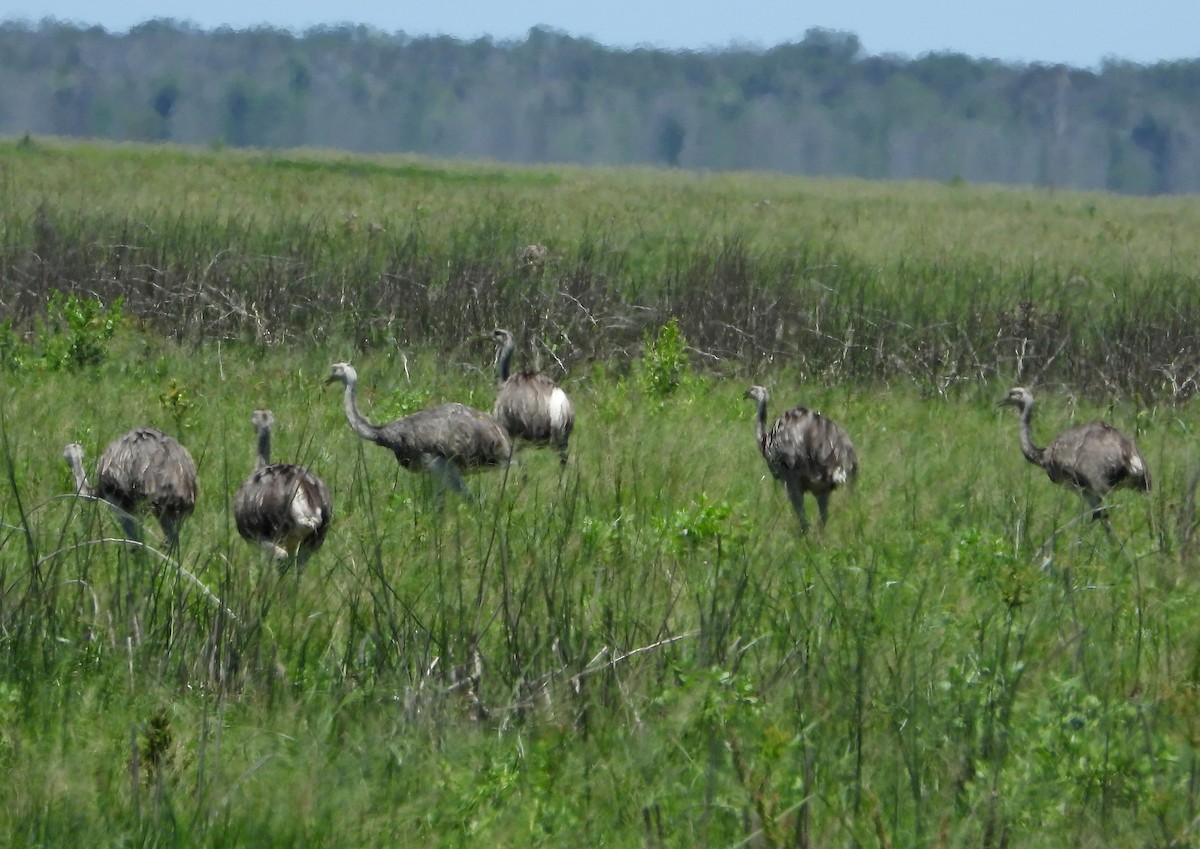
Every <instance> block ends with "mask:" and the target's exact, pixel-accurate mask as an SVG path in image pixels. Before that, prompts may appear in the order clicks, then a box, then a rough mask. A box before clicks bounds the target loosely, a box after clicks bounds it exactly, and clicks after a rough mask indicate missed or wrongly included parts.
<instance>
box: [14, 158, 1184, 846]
mask: <svg viewBox="0 0 1200 849" xmlns="http://www.w3.org/2000/svg"><path fill="white" fill-rule="evenodd" d="M1198 232H1200V199H1197V198H1162V199H1159V198H1121V197H1116V196H1110V195H1090V194H1073V193H1067V192H1047V191H1032V190H1030V191H1019V190H1012V189H1000V188H995V187H976V186H970V185H963V184H948V185H938V184H931V183H925V184H916V183H914V184H883V183H867V182H855V181H817V180H807V179H800V178H790V177H780V176H775V175H762V174H732V175H718V174H692V173H685V172H679V171H650V170H640V171H639V170H611V171H610V170H603V169H580V168H567V167H555V168H549V167H547V168H512V167H501V166H497V165H487V164H466V163H438V162H432V161H427V160H418V159H409V158H401V157H393V158H387V157H376V158H350V157H343V156H339V155H335V154H332V153H325V152H276V153H266V152H261V153H247V152H235V151H205V150H186V149H181V148H167V147H151V146H144V147H138V146H103V145H87V144H76V143H65V142H57V141H53V140H45V139H31V138H26V139H22V140H9V141H4V142H0V376H2V379H3V383H2V390H0V472H2V474H0V769H2V770H3V774H4V776H5V781H3V782H0V811H2V812H3V814H0V842H2V843H4V844H5V845H9V846H13V847H34V846H40V847H45V846H89V845H90V846H106V845H119V846H181V847H182V846H188V847H192V846H204V847H208V846H212V847H217V846H251V845H279V846H284V845H288V846H290V845H320V846H324V847H343V846H344V847H359V846H405V845H411V846H426V845H437V846H468V845H470V846H516V845H521V846H555V847H557V846H621V847H634V846H640V847H652V848H654V849H659V848H660V847H697V846H705V847H735V846H768V847H777V846H793V847H800V846H803V847H810V846H811V847H820V846H830V845H843V846H883V847H890V846H945V847H954V846H984V847H1001V846H1004V847H1061V846H1064V845H1070V846H1078V847H1089V846H1105V847H1113V846H1130V847H1133V846H1137V847H1144V846H1163V847H1167V846H1193V845H1196V844H1197V843H1200V834H1198V833H1197V829H1200V824H1198V823H1200V754H1198V752H1200V750H1198V748H1197V747H1198V746H1200V604H1198V603H1197V601H1198V598H1200V574H1198V567H1200V556H1198V551H1197V540H1196V531H1197V523H1198V520H1197V517H1196V511H1195V506H1196V505H1195V495H1196V488H1197V481H1198V480H1200V450H1198V445H1197V439H1196V431H1197V429H1198V428H1200V413H1198V412H1197V409H1196V405H1195V403H1194V402H1193V400H1192V399H1193V396H1194V395H1195V394H1196V392H1197V383H1196V380H1197V375H1198V374H1200V285H1198V284H1200V279H1198V271H1197V269H1200V240H1198V239H1197V238H1196V234H1197V233H1198ZM529 245H541V246H544V248H545V250H544V251H542V250H538V251H530V250H527V246H529ZM497 326H502V327H509V328H511V329H512V330H513V331H514V333H515V334H516V337H517V340H518V349H517V366H518V367H525V366H532V365H535V364H536V365H537V366H538V367H540V368H541V369H542V370H543V371H544V372H545V373H547V374H549V375H551V376H553V377H554V379H555V380H557V381H558V382H559V383H560V385H561V386H563V387H564V388H565V389H566V391H567V392H568V393H570V395H571V398H572V400H573V403H574V408H575V413H576V418H577V422H576V428H575V432H574V434H573V436H572V438H571V457H570V460H569V462H568V463H567V465H566V467H565V470H563V471H561V472H560V467H559V463H558V458H557V456H556V455H555V454H554V452H552V451H547V450H541V449H536V448H525V449H523V450H521V451H520V452H519V453H518V455H517V458H518V459H517V462H516V464H515V465H513V466H511V467H509V468H508V469H503V470H489V471H484V472H480V473H478V474H474V475H471V476H469V477H468V478H467V485H468V487H469V488H470V490H471V493H472V495H473V496H474V499H473V500H465V499H461V498H457V497H456V496H455V495H454V494H453V493H450V494H446V495H443V494H442V493H440V492H439V491H438V490H437V488H436V487H435V485H434V483H433V481H432V480H431V479H430V478H429V477H428V476H425V475H417V474H413V473H411V472H408V471H405V470H403V469H401V468H400V466H399V465H398V464H397V462H396V460H395V459H394V457H392V456H391V454H390V452H389V451H387V450H385V449H384V448H381V447H377V446H374V445H371V444H368V443H367V442H365V441H364V440H363V439H360V438H359V437H358V436H356V435H355V433H353V432H352V431H351V429H350V427H349V426H348V425H347V421H346V418H345V415H344V413H343V409H342V387H341V386H340V385H337V384H333V385H329V384H327V383H326V382H325V381H326V377H327V375H328V374H329V366H330V364H332V363H336V362H341V361H349V362H352V363H353V364H354V365H355V367H356V368H357V370H358V374H359V377H360V380H361V382H360V385H359V389H358V402H359V405H360V406H361V409H362V411H363V413H364V414H365V415H366V416H367V418H369V419H370V420H371V421H373V422H377V423H382V422H386V421H389V420H391V419H394V418H396V417H398V416H401V415H404V414H407V413H410V412H414V411H416V410H418V409H422V408H425V407H428V406H431V405H433V404H439V403H442V402H445V401H461V402H463V403H466V404H470V405H472V406H475V407H479V408H481V409H485V410H490V409H491V405H492V401H493V399H494V397H495V393H496V386H495V378H494V375H493V370H492V362H493V356H494V353H495V347H494V344H493V342H492V341H491V340H490V339H488V338H486V334H488V333H490V331H491V330H492V329H493V328H494V327H497ZM752 383H754V384H764V385H766V386H768V387H769V388H770V390H771V394H772V400H771V408H770V415H771V416H772V417H774V416H775V415H777V414H780V413H782V412H784V410H785V409H786V408H788V407H791V406H793V405H795V404H799V403H804V404H806V405H809V406H812V407H814V408H817V409H820V410H822V411H823V412H824V413H826V414H828V415H829V416H831V417H832V418H834V419H835V420H836V421H837V422H838V423H839V424H841V425H842V426H843V427H844V428H845V429H846V430H847V431H848V432H849V434H850V435H851V436H852V438H853V440H854V444H855V446H856V448H857V451H858V456H859V459H860V463H861V471H860V473H859V476H858V480H857V483H856V485H855V486H854V487H853V489H847V490H839V491H837V492H835V493H834V494H833V496H832V499H831V509H830V519H829V523H828V526H827V527H826V528H825V529H824V530H823V531H819V530H817V529H813V530H811V531H810V532H809V533H807V534H801V533H799V531H798V525H797V522H796V519H795V516H794V515H793V514H792V512H791V508H790V506H789V504H788V500H787V497H786V495H785V494H784V491H783V488H782V487H781V486H780V485H779V484H778V483H777V482H776V481H774V480H773V479H772V478H771V476H770V473H769V472H768V470H767V466H766V465H765V463H764V462H763V458H762V456H761V455H760V454H759V450H758V446H757V444H756V442H755V435H754V405H753V403H752V402H751V401H749V400H746V399H744V398H743V393H744V392H745V390H746V388H747V387H748V386H749V385H750V384H752ZM1015 384H1024V385H1028V386H1032V387H1033V388H1034V389H1035V390H1036V391H1037V397H1038V401H1039V404H1038V409H1037V413H1036V414H1035V415H1034V417H1033V434H1034V439H1035V441H1036V442H1037V443H1038V444H1039V445H1045V444H1046V443H1047V442H1049V441H1050V440H1051V439H1052V438H1053V436H1054V435H1056V434H1057V433H1059V432H1060V431H1062V430H1063V429H1064V428H1066V427H1067V426H1069V425H1072V424H1079V423H1082V422H1086V421H1089V420H1091V419H1093V418H1097V417H1100V418H1104V419H1106V420H1108V421H1111V422H1112V423H1113V424H1114V425H1115V426H1116V427H1118V428H1119V429H1120V430H1121V431H1123V432H1124V433H1126V434H1128V435H1130V436H1131V437H1133V438H1134V439H1136V440H1137V443H1138V445H1139V446H1140V449H1141V451H1142V453H1143V454H1144V456H1145V460H1146V463H1147V465H1148V467H1149V469H1150V470H1151V473H1152V478H1153V487H1152V489H1151V490H1150V492H1148V493H1145V494H1143V493H1139V492H1134V491H1130V490H1120V491H1117V492H1114V493H1113V494H1112V495H1111V496H1110V497H1109V498H1108V499H1107V503H1108V504H1109V505H1110V508H1111V509H1110V510H1108V516H1109V521H1110V525H1109V529H1108V530H1106V528H1105V525H1104V523H1101V522H1092V521H1090V520H1089V518H1088V516H1087V515H1086V513H1085V512H1084V505H1083V502H1082V500H1081V499H1080V498H1079V496H1078V495H1076V494H1075V493H1073V492H1071V491H1070V490H1068V489H1067V488H1066V487H1063V486H1058V485H1055V484H1053V483H1051V481H1050V480H1048V479H1047V476H1046V474H1045V472H1043V471H1042V470H1041V469H1039V468H1036V467H1035V466H1033V465H1031V464H1030V463H1029V462H1027V461H1026V460H1025V459H1024V458H1023V457H1022V456H1021V449H1020V447H1019V444H1018V416H1017V414H1016V413H1015V412H1014V411H1013V410H1011V409H1007V408H999V407H997V402H998V401H999V400H1000V399H1001V398H1002V397H1003V396H1004V394H1005V392H1006V391H1007V390H1008V389H1009V387H1011V386H1013V385H1015ZM259 408H269V409H270V410H272V411H273V413H274V416H275V419H276V421H277V427H276V432H275V437H274V442H273V455H274V459H275V460H277V461H283V462H296V463H302V464H304V465H306V466H308V467H309V468H311V469H312V470H313V471H315V472H316V473H317V474H319V475H320V476H321V477H322V478H323V480H324V481H325V483H326V484H327V485H328V487H329V489H330V490H331V492H332V495H333V499H334V513H335V517H334V520H333V525H332V528H331V530H330V532H329V536H328V538H327V539H326V540H325V543H324V547H323V548H322V549H321V551H320V552H319V553H317V554H316V555H315V556H314V557H313V558H312V560H311V561H309V562H308V563H307V565H306V566H305V567H304V569H302V570H301V569H297V568H290V569H284V570H282V571H281V570H279V569H277V568H276V566H275V565H274V564H272V563H271V562H269V561H268V560H267V559H266V558H265V557H264V554H263V552H262V551H261V550H260V549H259V548H258V547H256V546H252V545H250V544H248V543H247V542H246V541H245V540H243V539H242V538H241V537H240V536H239V535H238V532H237V529H236V526H235V520H234V516H233V512H232V511H233V497H234V493H235V491H236V490H237V489H238V487H239V485H240V484H241V483H242V481H243V480H245V478H246V477H247V476H248V475H249V474H250V473H251V471H252V470H253V468H254V460H255V434H254V429H253V427H252V426H251V420H250V419H251V413H252V412H253V411H254V410H255V409H259ZM136 425H151V426H154V427H157V428H161V429H162V430H164V431H166V432H168V433H170V434H172V435H174V436H176V437H177V438H178V439H179V440H180V441H181V442H183V443H184V444H185V445H186V446H187V447H188V448H189V449H190V451H191V453H192V455H193V457H194V458H195V460H196V463H197V466H198V467H199V478H200V483H199V490H200V491H199V497H198V500H197V503H196V508H195V512H194V514H193V515H192V516H191V517H190V518H189V519H188V520H187V521H186V523H185V524H184V525H183V530H182V535H181V540H180V544H179V546H178V549H177V550H170V549H169V547H168V546H167V545H166V544H165V542H164V540H163V538H162V535H161V533H160V532H159V528H158V525H157V523H156V522H154V521H153V520H152V519H150V520H148V521H147V522H146V523H145V526H144V536H145V545H144V546H139V545H133V544H130V543H127V542H124V541H122V539H121V537H122V531H121V525H120V523H119V522H118V521H117V517H116V515H115V514H114V511H113V509H112V508H111V507H109V506H108V505H106V504H104V503H102V502H98V501H96V500H94V499H90V498H85V497H77V496H75V495H73V494H72V492H73V490H74V484H73V481H72V478H71V476H70V473H69V472H68V469H67V466H66V464H65V463H64V461H63V458H62V451H63V447H64V446H65V445H66V444H67V443H70V442H79V443H81V444H82V445H83V447H84V450H85V452H86V457H87V459H86V465H87V468H88V471H89V473H91V472H92V471H93V470H94V466H95V462H96V459H97V457H98V456H99V455H100V452H101V451H102V450H103V448H104V446H105V445H106V444H107V443H108V442H109V440H111V439H113V438H115V437H116V436H118V435H119V434H121V433H122V432H124V431H126V430H128V429H129V428H131V427H134V426H136ZM810 506H811V502H810ZM812 512H813V513H814V514H815V509H813V510H812Z"/></svg>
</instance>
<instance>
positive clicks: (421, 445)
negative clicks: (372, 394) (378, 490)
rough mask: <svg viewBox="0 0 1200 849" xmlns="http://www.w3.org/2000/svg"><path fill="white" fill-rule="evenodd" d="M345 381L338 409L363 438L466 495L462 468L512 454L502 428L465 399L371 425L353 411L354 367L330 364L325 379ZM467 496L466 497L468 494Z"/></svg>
mask: <svg viewBox="0 0 1200 849" xmlns="http://www.w3.org/2000/svg"><path fill="white" fill-rule="evenodd" d="M335 381H339V382H341V383H342V384H343V385H344V386H345V388H346V389H345V395H344V398H343V408H344V409H345V411H346V420H347V421H348V422H349V423H350V428H351V429H352V430H353V431H354V432H355V433H357V434H358V435H359V436H361V437H362V438H363V439H365V440H367V441H368V442H374V443H375V444H376V445H382V446H383V447H384V448H388V449H390V450H391V451H392V453H393V454H395V455H396V459H397V460H398V461H399V462H400V465H401V466H403V467H404V468H406V469H409V470H410V471H415V472H422V471H423V472H428V473H430V474H432V475H433V476H434V477H435V478H436V479H437V480H439V481H440V482H441V483H442V484H443V485H448V486H451V487H453V488H454V489H455V490H456V491H458V492H459V493H461V494H462V495H464V496H468V493H467V488H466V485H465V484H464V483H463V479H462V475H463V473H464V472H471V471H475V470H478V469H484V468H488V467H495V466H503V465H506V464H507V463H508V462H509V460H510V459H511V456H512V442H511V440H510V439H509V437H508V434H507V432H505V430H504V428H503V427H501V426H500V424H499V423H498V422H497V421H496V420H495V419H494V418H492V417H491V416H489V415H488V414H487V413H485V412H483V411H481V410H476V409H474V408H473V407H468V406H466V405H465V404H457V403H451V404H442V405H440V406H438V407H431V408H429V409H427V410H419V411H418V412H415V413H412V414H411V415H408V416H404V417H403V418H399V419H396V420H395V421H392V422H388V423H387V424H384V425H375V424H371V422H369V421H367V419H366V418H365V417H364V416H363V415H362V413H360V412H359V411H358V404H357V403H356V402H355V387H356V386H357V385H358V372H356V371H355V370H354V367H353V366H352V365H350V364H349V363H334V364H333V365H332V366H330V368H329V378H328V379H327V380H326V383H333V382H335ZM468 497H469V496H468Z"/></svg>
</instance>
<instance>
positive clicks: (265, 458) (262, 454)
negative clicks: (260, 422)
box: [254, 427, 271, 469]
mask: <svg viewBox="0 0 1200 849" xmlns="http://www.w3.org/2000/svg"><path fill="white" fill-rule="evenodd" d="M269 465H271V428H270V427H260V428H259V429H258V461H257V462H256V463H255V465H254V468H256V469H265V468H266V467H267V466H269Z"/></svg>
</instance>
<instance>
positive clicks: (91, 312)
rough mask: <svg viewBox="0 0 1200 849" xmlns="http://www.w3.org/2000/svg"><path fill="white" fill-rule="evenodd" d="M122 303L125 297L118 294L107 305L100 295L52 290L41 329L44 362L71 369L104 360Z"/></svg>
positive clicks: (118, 320)
mask: <svg viewBox="0 0 1200 849" xmlns="http://www.w3.org/2000/svg"><path fill="white" fill-rule="evenodd" d="M123 304H124V299H122V298H117V299H116V300H115V301H113V304H112V306H111V307H108V308H105V306H104V304H103V303H101V301H100V299H99V298H81V297H79V296H78V295H75V294H68V295H65V296H64V295H63V294H62V292H59V291H52V292H51V293H50V298H49V300H48V302H47V304H46V318H45V320H44V321H43V322H42V324H41V328H40V332H39V333H38V337H39V340H40V342H41V346H42V355H41V361H42V364H43V365H44V366H45V367H46V368H48V369H51V370H52V371H59V370H68V371H69V370H74V369H79V368H83V367H85V366H94V365H99V364H100V363H102V362H104V360H105V359H106V358H107V357H108V342H109V340H110V339H112V337H113V334H114V333H116V332H117V327H118V325H119V324H120V323H121V308H122V306H123Z"/></svg>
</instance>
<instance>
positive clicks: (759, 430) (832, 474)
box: [745, 386, 858, 530]
mask: <svg viewBox="0 0 1200 849" xmlns="http://www.w3.org/2000/svg"><path fill="white" fill-rule="evenodd" d="M745 397H746V398H750V399H753V400H754V402H755V404H756V405H757V408H758V409H757V416H756V418H755V436H756V437H757V438H758V448H759V451H761V452H762V455H763V459H764V460H766V461H767V468H768V469H770V470H771V474H772V476H774V478H775V479H776V480H778V481H780V482H781V483H783V487H784V489H785V490H786V491H787V494H788V499H789V500H790V501H791V503H792V509H793V510H794V511H795V513H796V518H797V519H798V520H799V521H800V528H801V530H805V529H807V527H808V521H807V519H806V517H805V514H804V494H805V493H806V492H811V493H812V494H813V496H814V497H815V498H816V501H817V510H818V512H819V513H820V517H821V525H822V526H824V525H825V522H826V521H827V519H828V518H829V496H830V494H831V493H832V492H833V491H834V490H835V489H838V488H839V487H842V486H844V485H847V484H850V483H853V482H854V479H855V477H856V476H857V475H858V455H857V454H856V453H855V451H854V443H853V442H851V440H850V437H849V436H848V435H847V434H846V431H844V430H842V428H841V427H839V426H838V425H837V424H835V423H834V422H833V421H831V420H830V419H828V418H826V417H825V416H823V415H821V413H819V412H817V411H816V410H810V409H809V408H807V407H804V406H796V407H793V408H792V409H790V410H788V411H787V412H785V413H783V414H782V415H780V416H779V418H777V419H776V420H775V422H774V423H773V424H772V425H770V426H769V427H768V426H767V400H768V398H769V397H770V395H769V393H768V392H767V390H766V387H763V386H751V387H750V388H749V389H747V390H746V395H745Z"/></svg>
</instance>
